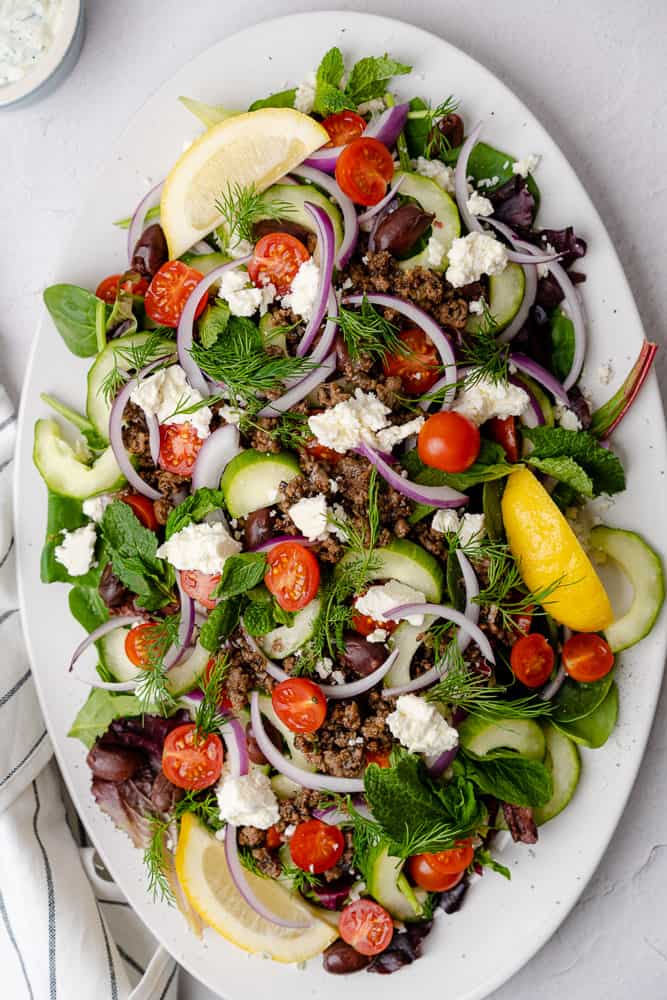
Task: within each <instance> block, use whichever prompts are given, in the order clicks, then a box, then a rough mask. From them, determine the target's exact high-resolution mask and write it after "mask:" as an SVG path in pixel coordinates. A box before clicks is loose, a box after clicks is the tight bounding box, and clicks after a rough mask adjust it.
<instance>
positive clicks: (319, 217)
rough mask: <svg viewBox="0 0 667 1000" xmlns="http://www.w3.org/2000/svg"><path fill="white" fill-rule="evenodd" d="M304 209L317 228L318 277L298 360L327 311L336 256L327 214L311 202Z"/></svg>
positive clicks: (309, 344) (315, 334)
mask: <svg viewBox="0 0 667 1000" xmlns="http://www.w3.org/2000/svg"><path fill="white" fill-rule="evenodd" d="M304 208H305V209H306V211H307V212H309V213H310V214H311V215H312V217H313V219H314V220H315V225H316V227H317V243H318V248H319V251H320V277H319V281H318V284H317V293H316V295H315V304H314V305H313V313H312V316H311V317H310V319H309V320H308V324H307V326H306V329H305V331H304V334H303V336H302V338H301V340H300V341H299V344H298V346H297V349H296V354H297V357H299V358H302V357H304V355H305V354H307V353H308V351H309V350H310V348H311V347H312V344H313V341H314V340H315V337H316V336H317V334H318V331H319V329H320V325H321V323H322V320H323V319H324V316H325V313H326V311H327V301H328V298H329V292H330V289H331V281H332V278H333V268H334V257H335V254H336V240H335V237H334V231H333V225H332V224H331V219H330V218H329V216H328V215H327V213H326V212H325V211H324V209H323V208H320V206H319V205H314V204H313V203H312V202H311V201H306V202H304Z"/></svg>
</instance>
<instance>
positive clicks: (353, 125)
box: [322, 111, 366, 149]
mask: <svg viewBox="0 0 667 1000" xmlns="http://www.w3.org/2000/svg"><path fill="white" fill-rule="evenodd" d="M322 125H323V127H324V128H325V129H326V130H327V132H328V133H329V138H330V139H331V142H328V143H327V146H347V144H348V143H350V142H352V140H353V139H358V138H359V136H360V135H361V134H362V132H363V131H364V129H365V128H366V119H365V118H362V117H361V115H358V114H356V113H355V112H354V111H338V112H337V113H336V114H335V115H328V117H327V118H325V119H324V121H323V122H322ZM325 149H326V146H325Z"/></svg>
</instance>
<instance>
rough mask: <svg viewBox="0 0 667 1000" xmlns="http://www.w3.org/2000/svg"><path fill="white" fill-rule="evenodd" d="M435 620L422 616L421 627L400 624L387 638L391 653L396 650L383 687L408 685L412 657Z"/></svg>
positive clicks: (428, 616)
mask: <svg viewBox="0 0 667 1000" xmlns="http://www.w3.org/2000/svg"><path fill="white" fill-rule="evenodd" d="M434 621H435V618H434V617H433V615H424V624H423V625H411V624H410V622H401V624H400V625H399V626H398V628H397V629H396V631H395V632H392V634H391V635H390V636H389V639H388V640H387V645H388V646H389V649H390V651H391V652H393V651H394V650H395V649H397V650H398V656H397V657H396V659H395V661H394V664H393V666H392V668H391V670H390V671H389V673H388V674H386V675H385V678H384V686H385V687H391V688H393V687H401V686H402V685H403V684H409V683H410V680H411V679H412V678H411V674H410V666H411V664H412V660H413V657H414V655H415V653H416V652H417V650H418V649H419V647H420V646H421V644H422V642H423V641H424V640H423V636H424V633H425V632H426V631H427V629H429V628H430V627H431V625H432V624H433V622H434Z"/></svg>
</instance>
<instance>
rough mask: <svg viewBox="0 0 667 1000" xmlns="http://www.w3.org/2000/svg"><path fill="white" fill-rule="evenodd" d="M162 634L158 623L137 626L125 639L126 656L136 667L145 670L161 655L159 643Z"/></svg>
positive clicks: (145, 623)
mask: <svg viewBox="0 0 667 1000" xmlns="http://www.w3.org/2000/svg"><path fill="white" fill-rule="evenodd" d="M161 634H162V632H161V629H160V627H159V626H158V625H157V624H156V622H144V623H143V624H142V625H135V627H134V628H131V629H130V631H129V632H128V633H127V635H126V637H125V655H126V656H127V658H128V660H129V661H130V663H133V664H134V665H135V667H141V669H142V670H144V669H145V668H146V667H148V666H150V663H151V661H152V660H153V659H154V658H155V656H156V655H159V653H160V652H161V649H160V648H159V641H160V636H161Z"/></svg>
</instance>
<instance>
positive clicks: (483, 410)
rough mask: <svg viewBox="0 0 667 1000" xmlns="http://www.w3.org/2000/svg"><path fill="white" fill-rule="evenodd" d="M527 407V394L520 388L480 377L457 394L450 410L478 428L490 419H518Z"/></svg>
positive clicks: (528, 401) (508, 383)
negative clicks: (470, 421) (461, 415)
mask: <svg viewBox="0 0 667 1000" xmlns="http://www.w3.org/2000/svg"><path fill="white" fill-rule="evenodd" d="M529 405H530V398H529V396H528V393H527V392H526V391H525V390H524V389H522V388H521V387H520V386H518V385H512V383H511V382H505V383H503V382H492V381H491V379H487V378H484V377H482V378H480V379H479V380H478V381H476V382H475V383H474V384H473V385H470V386H468V387H466V388H463V389H462V390H461V391H460V392H459V394H458V396H457V397H456V399H455V400H454V406H453V407H452V409H454V410H455V411H456V412H457V413H461V414H463V416H464V417H467V418H468V420H472V422H473V424H477V426H479V425H480V424H484V423H486V421H487V420H491V418H492V417H500V418H501V419H504V418H505V417H520V416H521V414H522V413H523V412H524V411H525V410H526V408H527V407H528V406H529Z"/></svg>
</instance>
